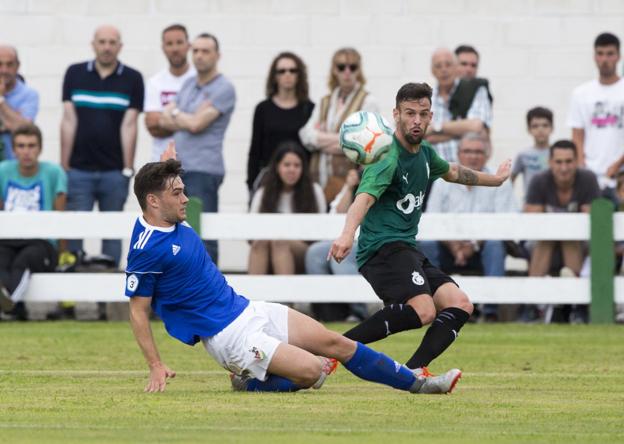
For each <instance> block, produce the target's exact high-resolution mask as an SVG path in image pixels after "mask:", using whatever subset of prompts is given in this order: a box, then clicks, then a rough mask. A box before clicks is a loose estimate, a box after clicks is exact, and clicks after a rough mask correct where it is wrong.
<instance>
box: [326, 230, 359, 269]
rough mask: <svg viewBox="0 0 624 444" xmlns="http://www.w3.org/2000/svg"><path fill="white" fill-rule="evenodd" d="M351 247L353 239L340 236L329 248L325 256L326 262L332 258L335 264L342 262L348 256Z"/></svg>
mask: <svg viewBox="0 0 624 444" xmlns="http://www.w3.org/2000/svg"><path fill="white" fill-rule="evenodd" d="M352 247H353V238H352V237H349V236H346V235H342V236H340V237H339V238H338V239H336V240H335V241H334V242H333V243H332V246H331V248H330V249H329V254H328V255H327V260H329V259H331V258H332V257H333V258H334V259H335V260H336V262H338V263H340V262H342V260H343V259H344V258H345V257H347V256H348V255H349V253H350V252H351V248H352Z"/></svg>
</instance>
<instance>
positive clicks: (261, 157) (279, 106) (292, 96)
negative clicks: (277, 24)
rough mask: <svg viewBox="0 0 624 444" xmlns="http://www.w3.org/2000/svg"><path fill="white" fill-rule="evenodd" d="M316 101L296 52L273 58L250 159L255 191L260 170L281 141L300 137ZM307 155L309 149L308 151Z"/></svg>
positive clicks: (250, 186)
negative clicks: (313, 98) (313, 99)
mask: <svg viewBox="0 0 624 444" xmlns="http://www.w3.org/2000/svg"><path fill="white" fill-rule="evenodd" d="M313 109H314V103H312V102H311V101H310V99H309V98H308V73H307V69H306V65H305V63H303V60H301V58H300V57H299V56H297V55H296V54H294V53H292V52H282V53H280V54H278V55H277V56H276V57H275V58H274V59H273V62H271V67H270V68H269V74H268V76H267V82H266V99H265V100H263V101H262V102H260V103H259V104H258V105H257V106H256V110H255V112H254V119H253V132H252V136H251V146H250V147H249V159H248V161H247V187H248V189H249V191H250V192H253V189H254V182H255V181H256V178H257V177H258V174H259V173H260V171H261V170H262V169H263V168H264V167H266V166H267V165H268V164H269V161H270V160H271V155H272V154H273V151H275V149H276V148H277V146H279V144H280V143H282V142H285V141H289V140H292V141H296V142H299V143H300V140H299V129H300V128H301V127H302V126H303V125H304V124H305V123H306V122H307V121H308V118H309V117H310V115H311V114H312V110H313ZM306 155H307V153H306Z"/></svg>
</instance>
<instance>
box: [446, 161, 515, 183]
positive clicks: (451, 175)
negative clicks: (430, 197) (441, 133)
mask: <svg viewBox="0 0 624 444" xmlns="http://www.w3.org/2000/svg"><path fill="white" fill-rule="evenodd" d="M510 174H511V159H507V160H506V161H504V162H503V163H501V164H500V166H499V167H498V170H497V171H496V174H489V173H484V172H482V171H475V170H471V169H470V168H466V167H465V166H462V165H459V164H457V163H451V164H450V168H449V170H448V172H447V173H446V174H445V175H444V176H442V178H443V179H444V180H446V181H447V182H454V183H461V184H463V185H481V186H485V187H498V186H501V185H502V184H503V182H505V181H506V180H507V179H508V178H509V176H510Z"/></svg>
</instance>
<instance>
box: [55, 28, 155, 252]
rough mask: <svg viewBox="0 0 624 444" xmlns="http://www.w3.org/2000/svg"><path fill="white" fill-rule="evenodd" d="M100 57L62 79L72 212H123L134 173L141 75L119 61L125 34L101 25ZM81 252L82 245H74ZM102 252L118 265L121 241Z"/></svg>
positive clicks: (96, 38)
mask: <svg viewBox="0 0 624 444" xmlns="http://www.w3.org/2000/svg"><path fill="white" fill-rule="evenodd" d="M91 46H92V48H93V52H94V53H95V59H93V60H89V61H87V62H82V63H77V64H75V65H71V66H70V67H69V68H68V69H67V71H66V73H65V79H64V81H63V118H62V121H61V165H62V166H63V168H64V169H65V170H66V171H67V177H68V193H67V209H68V210H70V211H91V210H92V209H93V205H94V203H95V202H97V203H98V207H99V209H100V211H121V210H123V206H124V203H125V202H126V198H127V196H128V183H129V181H130V178H131V177H132V176H133V174H134V155H135V150H136V141H137V118H138V115H139V113H140V112H141V111H142V109H143V95H144V87H143V78H142V76H141V73H139V72H138V71H136V70H134V69H132V68H130V67H129V66H127V65H124V64H123V63H121V62H120V61H119V58H118V56H119V53H120V52H121V49H122V46H123V45H122V40H121V33H120V32H119V30H118V29H117V28H115V27H114V26H110V25H103V26H100V27H98V28H97V29H96V30H95V33H94V34H93V40H92V42H91ZM69 249H70V250H72V251H77V250H80V249H82V241H71V242H69ZM102 253H104V254H106V255H108V256H110V257H112V258H113V260H114V261H115V263H116V264H119V259H120V257H121V242H120V241H118V240H104V242H103V244H102Z"/></svg>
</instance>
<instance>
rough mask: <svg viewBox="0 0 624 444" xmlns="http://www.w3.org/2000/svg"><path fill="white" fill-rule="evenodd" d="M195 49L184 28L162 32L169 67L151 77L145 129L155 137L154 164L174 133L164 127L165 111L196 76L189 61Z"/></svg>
mask: <svg viewBox="0 0 624 444" xmlns="http://www.w3.org/2000/svg"><path fill="white" fill-rule="evenodd" d="M190 47H191V44H190V43H189V39H188V32H187V31H186V28H185V27H184V26H183V25H179V24H174V25H170V26H167V27H166V28H165V29H164V30H163V32H162V50H163V52H164V54H165V57H167V61H168V62H169V66H168V67H167V68H165V69H163V70H162V71H160V72H158V73H156V74H155V75H154V76H153V77H151V78H150V79H149V80H148V81H147V84H146V89H145V126H146V127H147V130H148V131H149V133H150V134H151V135H152V137H154V143H153V145H152V161H153V162H157V161H158V160H159V159H160V155H161V154H162V153H163V151H165V148H167V141H168V139H169V138H170V137H171V136H173V132H171V131H169V130H167V129H165V128H163V127H162V126H160V116H161V115H162V111H163V109H164V108H165V106H167V105H168V104H169V102H175V100H176V97H177V95H178V91H180V88H181V87H182V84H184V82H185V81H186V80H188V79H189V78H190V77H193V76H194V75H196V73H195V68H193V67H192V66H191V65H190V64H189V62H188V57H187V55H188V52H189V49H190Z"/></svg>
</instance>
